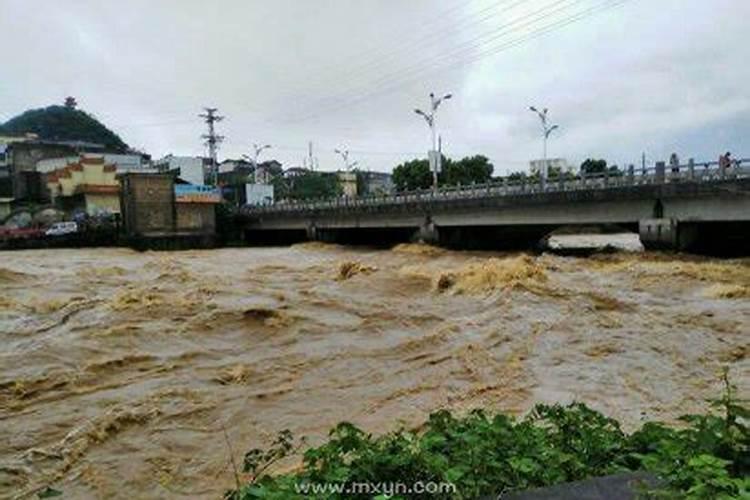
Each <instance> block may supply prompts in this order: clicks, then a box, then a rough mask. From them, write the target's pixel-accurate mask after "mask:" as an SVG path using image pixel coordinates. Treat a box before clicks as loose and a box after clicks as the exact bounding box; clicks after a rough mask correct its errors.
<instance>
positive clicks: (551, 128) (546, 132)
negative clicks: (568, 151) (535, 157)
mask: <svg viewBox="0 0 750 500" xmlns="http://www.w3.org/2000/svg"><path fill="white" fill-rule="evenodd" d="M529 109H530V110H531V111H533V112H534V113H536V114H537V115H538V116H539V119H540V120H541V121H542V133H543V134H544V163H543V164H542V179H544V180H546V179H547V175H548V171H547V170H548V166H547V139H549V136H550V134H551V133H552V132H553V131H554V130H557V129H558V128H560V127H559V126H557V125H552V126H550V125H548V124H547V113H548V112H549V109H547V108H544V109H543V110H542V111H539V110H538V109H537V108H535V107H534V106H531V107H530V108H529Z"/></svg>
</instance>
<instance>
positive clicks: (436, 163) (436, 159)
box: [414, 93, 453, 191]
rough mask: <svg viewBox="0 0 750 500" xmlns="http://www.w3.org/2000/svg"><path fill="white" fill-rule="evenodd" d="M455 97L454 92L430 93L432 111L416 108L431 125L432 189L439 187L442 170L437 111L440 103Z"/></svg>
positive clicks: (435, 189)
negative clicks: (439, 94)
mask: <svg viewBox="0 0 750 500" xmlns="http://www.w3.org/2000/svg"><path fill="white" fill-rule="evenodd" d="M451 97H453V95H452V94H445V95H444V96H443V97H440V98H436V97H435V94H434V93H430V112H429V113H425V112H424V111H422V110H421V109H415V110H414V112H415V113H416V114H418V115H419V116H421V117H422V118H424V120H425V121H426V122H427V125H428V126H429V127H430V135H431V138H432V149H431V150H430V153H429V155H428V156H429V158H430V167H432V168H431V169H432V190H433V191H437V189H438V171H439V170H440V162H441V158H440V153H439V152H438V151H437V148H438V145H437V137H436V132H435V113H436V112H437V109H438V107H439V106H440V103H441V102H443V101H446V100H448V99H450V98H451Z"/></svg>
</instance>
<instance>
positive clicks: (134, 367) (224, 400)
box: [0, 244, 750, 498]
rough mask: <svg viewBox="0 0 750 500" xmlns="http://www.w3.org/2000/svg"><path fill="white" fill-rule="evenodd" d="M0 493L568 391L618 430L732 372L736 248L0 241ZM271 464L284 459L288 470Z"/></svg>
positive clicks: (87, 489) (67, 488) (84, 481)
mask: <svg viewBox="0 0 750 500" xmlns="http://www.w3.org/2000/svg"><path fill="white" fill-rule="evenodd" d="M0 286H1V287H2V295H0V497H3V498H6V497H8V498H14V497H22V498H23V497H25V496H26V497H28V496H31V495H33V493H34V492H35V491H37V490H38V489H40V488H43V487H45V486H47V485H50V484H51V485H54V486H55V487H56V488H58V489H61V490H63V491H64V492H65V494H66V498H219V497H220V495H221V494H222V492H223V491H224V490H225V489H227V488H229V487H231V486H232V484H233V483H234V477H233V472H232V467H231V464H230V459H229V457H230V452H229V447H228V446H227V443H226V440H225V439H224V437H223V430H222V429H226V432H227V435H228V436H229V438H230V442H231V448H232V450H233V453H234V455H235V456H236V459H237V460H241V456H242V454H243V453H244V452H245V451H247V450H248V449H250V448H253V447H258V446H260V447H262V446H266V445H268V444H269V443H270V442H271V441H272V440H273V438H274V437H275V435H276V433H277V432H278V431H280V430H282V429H291V430H292V431H293V432H294V434H295V435H297V436H302V435H304V436H308V438H309V440H310V442H311V443H319V442H321V440H322V439H323V438H324V436H325V435H326V433H327V431H328V429H329V428H330V427H331V426H333V425H335V424H336V423H338V422H339V421H342V420H348V421H351V422H354V423H356V424H358V425H360V426H362V427H364V428H365V429H367V430H368V431H371V432H375V433H381V432H386V431H389V430H392V429H394V428H396V427H398V426H401V425H406V426H414V425H418V424H419V423H420V422H421V421H423V420H424V419H425V418H426V416H427V415H428V414H429V413H430V412H432V411H434V410H437V409H440V408H447V409H451V410H454V411H457V412H464V411H467V410H469V409H471V408H475V407H485V408H489V409H491V410H496V411H503V412H510V413H513V414H523V413H524V412H525V411H527V410H529V409H530V408H531V407H532V406H533V405H534V404H535V403H537V402H570V401H573V400H578V401H584V402H586V403H588V404H590V405H591V406H593V407H594V408H596V409H598V410H601V411H602V412H604V413H606V414H607V415H609V416H612V417H615V418H617V419H620V420H621V421H622V422H623V423H624V424H625V426H626V427H627V428H634V427H636V426H638V424H639V423H640V422H641V421H642V420H644V419H661V420H666V421H673V420H674V419H675V418H676V417H677V416H678V415H680V414H683V413H687V412H696V411H704V410H706V409H707V403H706V399H709V398H713V397H716V396H717V395H718V394H719V393H720V388H721V382H720V379H719V375H720V372H721V369H722V366H729V367H730V374H731V377H732V379H733V381H734V383H735V384H737V385H738V387H739V390H740V392H741V393H742V395H744V396H747V395H748V389H749V385H750V361H748V358H747V354H748V342H749V341H750V338H749V337H750V260H748V259H744V260H731V261H727V260H712V259H697V258H687V257H678V256H668V255H660V254H649V253H628V252H622V253H616V254H612V255H606V256H601V257H590V258H586V259H582V258H566V257H558V256H552V255H541V256H529V255H523V254H492V253H459V252H449V251H443V250H439V249H433V248H429V247H419V246H413V245H402V246H399V247H397V248H395V249H394V250H368V249H352V248H342V247H337V246H329V245H318V244H305V245H298V246H294V247H291V248H255V249H222V250H214V251H188V252H175V253H152V252H146V253H137V252H134V251H129V250H124V249H86V250H54V251H52V250H49V251H47V250H43V251H19V252H0ZM287 466H289V467H293V466H294V464H288V465H287Z"/></svg>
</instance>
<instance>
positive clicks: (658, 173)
mask: <svg viewBox="0 0 750 500" xmlns="http://www.w3.org/2000/svg"><path fill="white" fill-rule="evenodd" d="M666 169H667V164H666V163H664V162H663V161H657V162H656V165H655V167H654V182H656V183H657V184H664V181H665V173H666Z"/></svg>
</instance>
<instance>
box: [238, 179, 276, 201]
mask: <svg viewBox="0 0 750 500" xmlns="http://www.w3.org/2000/svg"><path fill="white" fill-rule="evenodd" d="M273 197H274V192H273V185H271V184H246V185H245V203H243V204H247V205H272V204H273Z"/></svg>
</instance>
